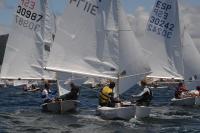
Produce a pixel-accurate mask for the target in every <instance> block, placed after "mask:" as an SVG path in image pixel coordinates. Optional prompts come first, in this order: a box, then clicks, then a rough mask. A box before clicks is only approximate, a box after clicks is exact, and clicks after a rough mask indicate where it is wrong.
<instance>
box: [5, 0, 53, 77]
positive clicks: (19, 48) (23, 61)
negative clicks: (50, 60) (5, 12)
mask: <svg viewBox="0 0 200 133" xmlns="http://www.w3.org/2000/svg"><path fill="white" fill-rule="evenodd" d="M46 9H47V0H43V1H41V0H40V1H21V0H19V4H18V6H17V10H16V12H15V14H14V15H15V18H14V22H13V29H12V32H11V33H10V36H9V39H8V43H7V46H6V51H5V56H4V60H3V66H2V71H1V78H6V79H18V78H20V79H54V75H52V73H49V72H47V71H44V70H43V67H44V64H45V58H44V42H46V36H45V35H44V34H45V33H46V32H45V29H46V28H47V26H44V25H45V24H46V21H48V20H46V19H48V18H47V17H46V13H47V12H46ZM49 21H50V20H49Z"/></svg>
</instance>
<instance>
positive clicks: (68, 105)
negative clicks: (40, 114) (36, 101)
mask: <svg viewBox="0 0 200 133" xmlns="http://www.w3.org/2000/svg"><path fill="white" fill-rule="evenodd" d="M78 103H79V101H78V100H65V101H56V102H51V103H45V104H42V109H43V111H46V112H52V113H64V112H68V111H74V110H76V107H77V104H78Z"/></svg>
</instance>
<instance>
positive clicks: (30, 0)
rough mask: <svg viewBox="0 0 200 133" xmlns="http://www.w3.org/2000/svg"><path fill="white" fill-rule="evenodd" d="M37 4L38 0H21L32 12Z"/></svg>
mask: <svg viewBox="0 0 200 133" xmlns="http://www.w3.org/2000/svg"><path fill="white" fill-rule="evenodd" d="M35 3H36V0H21V4H22V5H23V6H25V7H26V8H29V9H31V10H33V9H34V8H35Z"/></svg>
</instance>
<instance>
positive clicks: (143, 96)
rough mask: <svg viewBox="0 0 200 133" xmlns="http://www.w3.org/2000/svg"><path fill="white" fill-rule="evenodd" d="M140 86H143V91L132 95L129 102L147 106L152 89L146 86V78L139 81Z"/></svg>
mask: <svg viewBox="0 0 200 133" xmlns="http://www.w3.org/2000/svg"><path fill="white" fill-rule="evenodd" d="M141 86H142V88H143V91H142V92H141V93H139V94H138V95H132V96H131V102H132V103H133V102H136V105H138V106H149V104H150V102H151V99H152V97H153V95H152V91H151V89H150V88H149V87H147V83H146V80H142V81H141Z"/></svg>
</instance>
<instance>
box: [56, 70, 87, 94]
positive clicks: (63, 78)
mask: <svg viewBox="0 0 200 133" xmlns="http://www.w3.org/2000/svg"><path fill="white" fill-rule="evenodd" d="M56 79H57V85H58V95H59V96H62V95H64V94H66V93H69V92H70V90H71V87H70V83H71V82H73V83H74V84H75V85H77V86H80V85H81V84H82V83H83V82H84V81H85V80H86V79H87V77H84V76H79V75H73V74H69V73H63V72H57V73H56Z"/></svg>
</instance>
